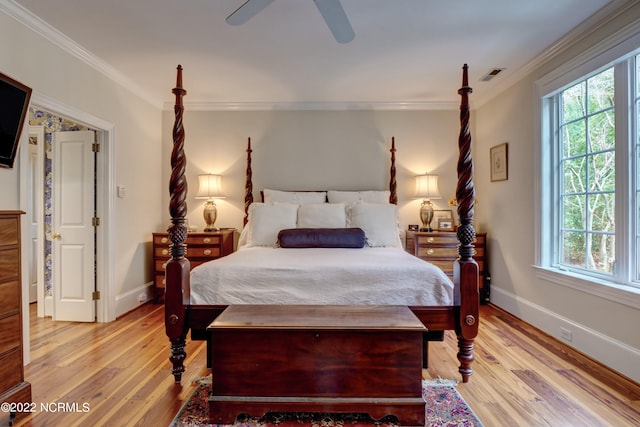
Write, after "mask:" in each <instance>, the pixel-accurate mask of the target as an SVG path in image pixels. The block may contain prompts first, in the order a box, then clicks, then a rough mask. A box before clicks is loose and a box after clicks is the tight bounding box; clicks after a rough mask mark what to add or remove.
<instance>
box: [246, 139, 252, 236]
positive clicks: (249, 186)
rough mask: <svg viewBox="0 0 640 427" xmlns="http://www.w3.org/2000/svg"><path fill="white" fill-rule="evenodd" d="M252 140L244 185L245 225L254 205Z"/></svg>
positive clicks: (249, 146) (248, 144) (248, 152)
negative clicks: (250, 207) (250, 208)
mask: <svg viewBox="0 0 640 427" xmlns="http://www.w3.org/2000/svg"><path fill="white" fill-rule="evenodd" d="M252 151H253V150H252V149H251V138H249V139H248V142H247V171H246V173H245V184H244V225H247V222H249V206H251V203H253V182H252V179H253V172H252V171H251V152H252Z"/></svg>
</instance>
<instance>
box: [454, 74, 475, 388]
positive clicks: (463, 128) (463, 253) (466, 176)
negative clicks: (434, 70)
mask: <svg viewBox="0 0 640 427" xmlns="http://www.w3.org/2000/svg"><path fill="white" fill-rule="evenodd" d="M471 92H472V89H471V88H470V87H469V79H468V66H467V64H464V67H463V74H462V87H461V88H460V90H458V93H459V94H460V95H461V96H462V100H461V103H460V136H459V138H458V149H459V157H458V184H457V187H456V200H457V203H458V217H459V223H460V225H459V226H458V231H457V235H458V241H459V245H458V256H459V258H458V259H457V260H456V262H455V263H454V281H455V283H456V285H458V286H456V288H457V289H459V290H460V295H456V298H457V300H458V301H457V302H458V303H460V313H459V320H458V322H457V323H458V327H457V328H456V334H457V336H458V349H459V351H458V360H459V361H460V368H459V372H460V373H461V374H462V380H463V382H467V381H468V380H469V377H470V376H471V374H472V373H473V371H472V369H471V363H472V362H473V341H474V339H475V337H476V336H477V335H478V322H479V304H480V296H479V292H478V273H479V270H478V264H476V262H475V261H474V259H473V254H474V253H475V250H474V245H473V242H474V240H475V236H476V232H475V230H474V228H473V215H474V203H475V187H474V184H473V160H472V158H471V132H470V131H469V116H470V113H469V93H471Z"/></svg>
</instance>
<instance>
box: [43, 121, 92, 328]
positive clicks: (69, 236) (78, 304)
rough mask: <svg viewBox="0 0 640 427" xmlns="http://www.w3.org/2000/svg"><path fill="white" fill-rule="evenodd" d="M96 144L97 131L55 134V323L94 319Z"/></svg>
mask: <svg viewBox="0 0 640 427" xmlns="http://www.w3.org/2000/svg"><path fill="white" fill-rule="evenodd" d="M93 142H94V132H93V131H74V132H55V133H54V134H53V141H52V153H53V159H52V160H53V162H52V174H51V175H52V177H53V184H52V193H53V195H52V207H51V208H52V224H51V237H52V279H53V286H52V288H53V320H68V321H75V322H93V321H95V301H94V300H93V291H94V289H95V238H94V236H95V234H94V228H93V221H92V220H93V217H94V215H95V196H94V193H95V184H94V181H95V179H94V177H95V156H94V152H93V149H92V146H93Z"/></svg>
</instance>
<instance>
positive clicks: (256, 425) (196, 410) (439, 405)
mask: <svg viewBox="0 0 640 427" xmlns="http://www.w3.org/2000/svg"><path fill="white" fill-rule="evenodd" d="M200 382H201V384H200V385H199V386H198V388H197V389H196V390H195V391H194V392H193V394H192V395H191V397H189V399H188V400H187V401H186V402H185V404H184V406H183V407H182V409H180V412H178V415H176V417H175V419H174V420H173V422H172V423H171V425H170V426H169V427H212V426H219V425H217V424H209V419H208V416H209V402H208V398H209V391H210V390H211V383H210V380H209V381H206V380H202V381H200ZM455 385H456V382H455V381H450V380H424V381H423V384H422V386H423V387H422V395H423V397H424V399H425V402H427V405H426V418H425V420H426V422H425V427H433V426H439V427H482V423H481V422H480V420H479V419H478V417H477V416H476V415H475V414H474V413H473V411H472V410H471V408H469V406H468V405H467V403H466V402H465V401H464V399H463V398H462V396H460V394H459V393H458V391H457V390H456V389H455ZM233 426H234V427H302V426H312V427H374V426H375V427H394V426H397V424H396V419H395V418H394V417H392V416H389V417H386V418H383V419H382V420H377V421H374V420H373V419H371V418H370V417H369V416H368V415H366V414H322V413H306V412H305V413H298V412H291V413H277V414H276V413H270V414H267V415H266V416H265V417H263V418H259V419H258V418H243V417H238V419H236V421H235V423H234V424H233Z"/></svg>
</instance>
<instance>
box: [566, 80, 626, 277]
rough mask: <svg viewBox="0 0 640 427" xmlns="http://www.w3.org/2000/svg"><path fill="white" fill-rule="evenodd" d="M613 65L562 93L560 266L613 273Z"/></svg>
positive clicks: (614, 171) (614, 170) (614, 175)
mask: <svg viewBox="0 0 640 427" xmlns="http://www.w3.org/2000/svg"><path fill="white" fill-rule="evenodd" d="M614 89H615V83H614V72H613V68H608V69H606V70H604V71H602V72H600V73H598V74H596V75H594V76H592V77H589V78H588V79H585V80H583V81H581V82H579V83H577V84H575V85H573V86H571V87H569V88H567V89H565V90H563V91H562V92H561V93H560V94H559V95H558V102H559V103H560V108H559V109H558V111H559V113H560V118H559V132H558V134H559V141H558V149H559V151H560V155H559V158H560V161H559V165H558V166H559V167H558V174H559V180H558V183H559V191H558V193H559V207H560V209H559V221H558V225H559V233H558V236H559V237H560V242H559V249H560V250H559V252H558V259H557V260H555V262H556V263H557V264H558V265H561V266H564V267H568V268H576V269H584V270H588V271H595V272H601V273H606V274H611V273H613V265H614V261H615V177H616V168H615V114H614V113H615V108H614V105H615V104H614V102H615V96H614V93H615V90H614Z"/></svg>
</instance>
